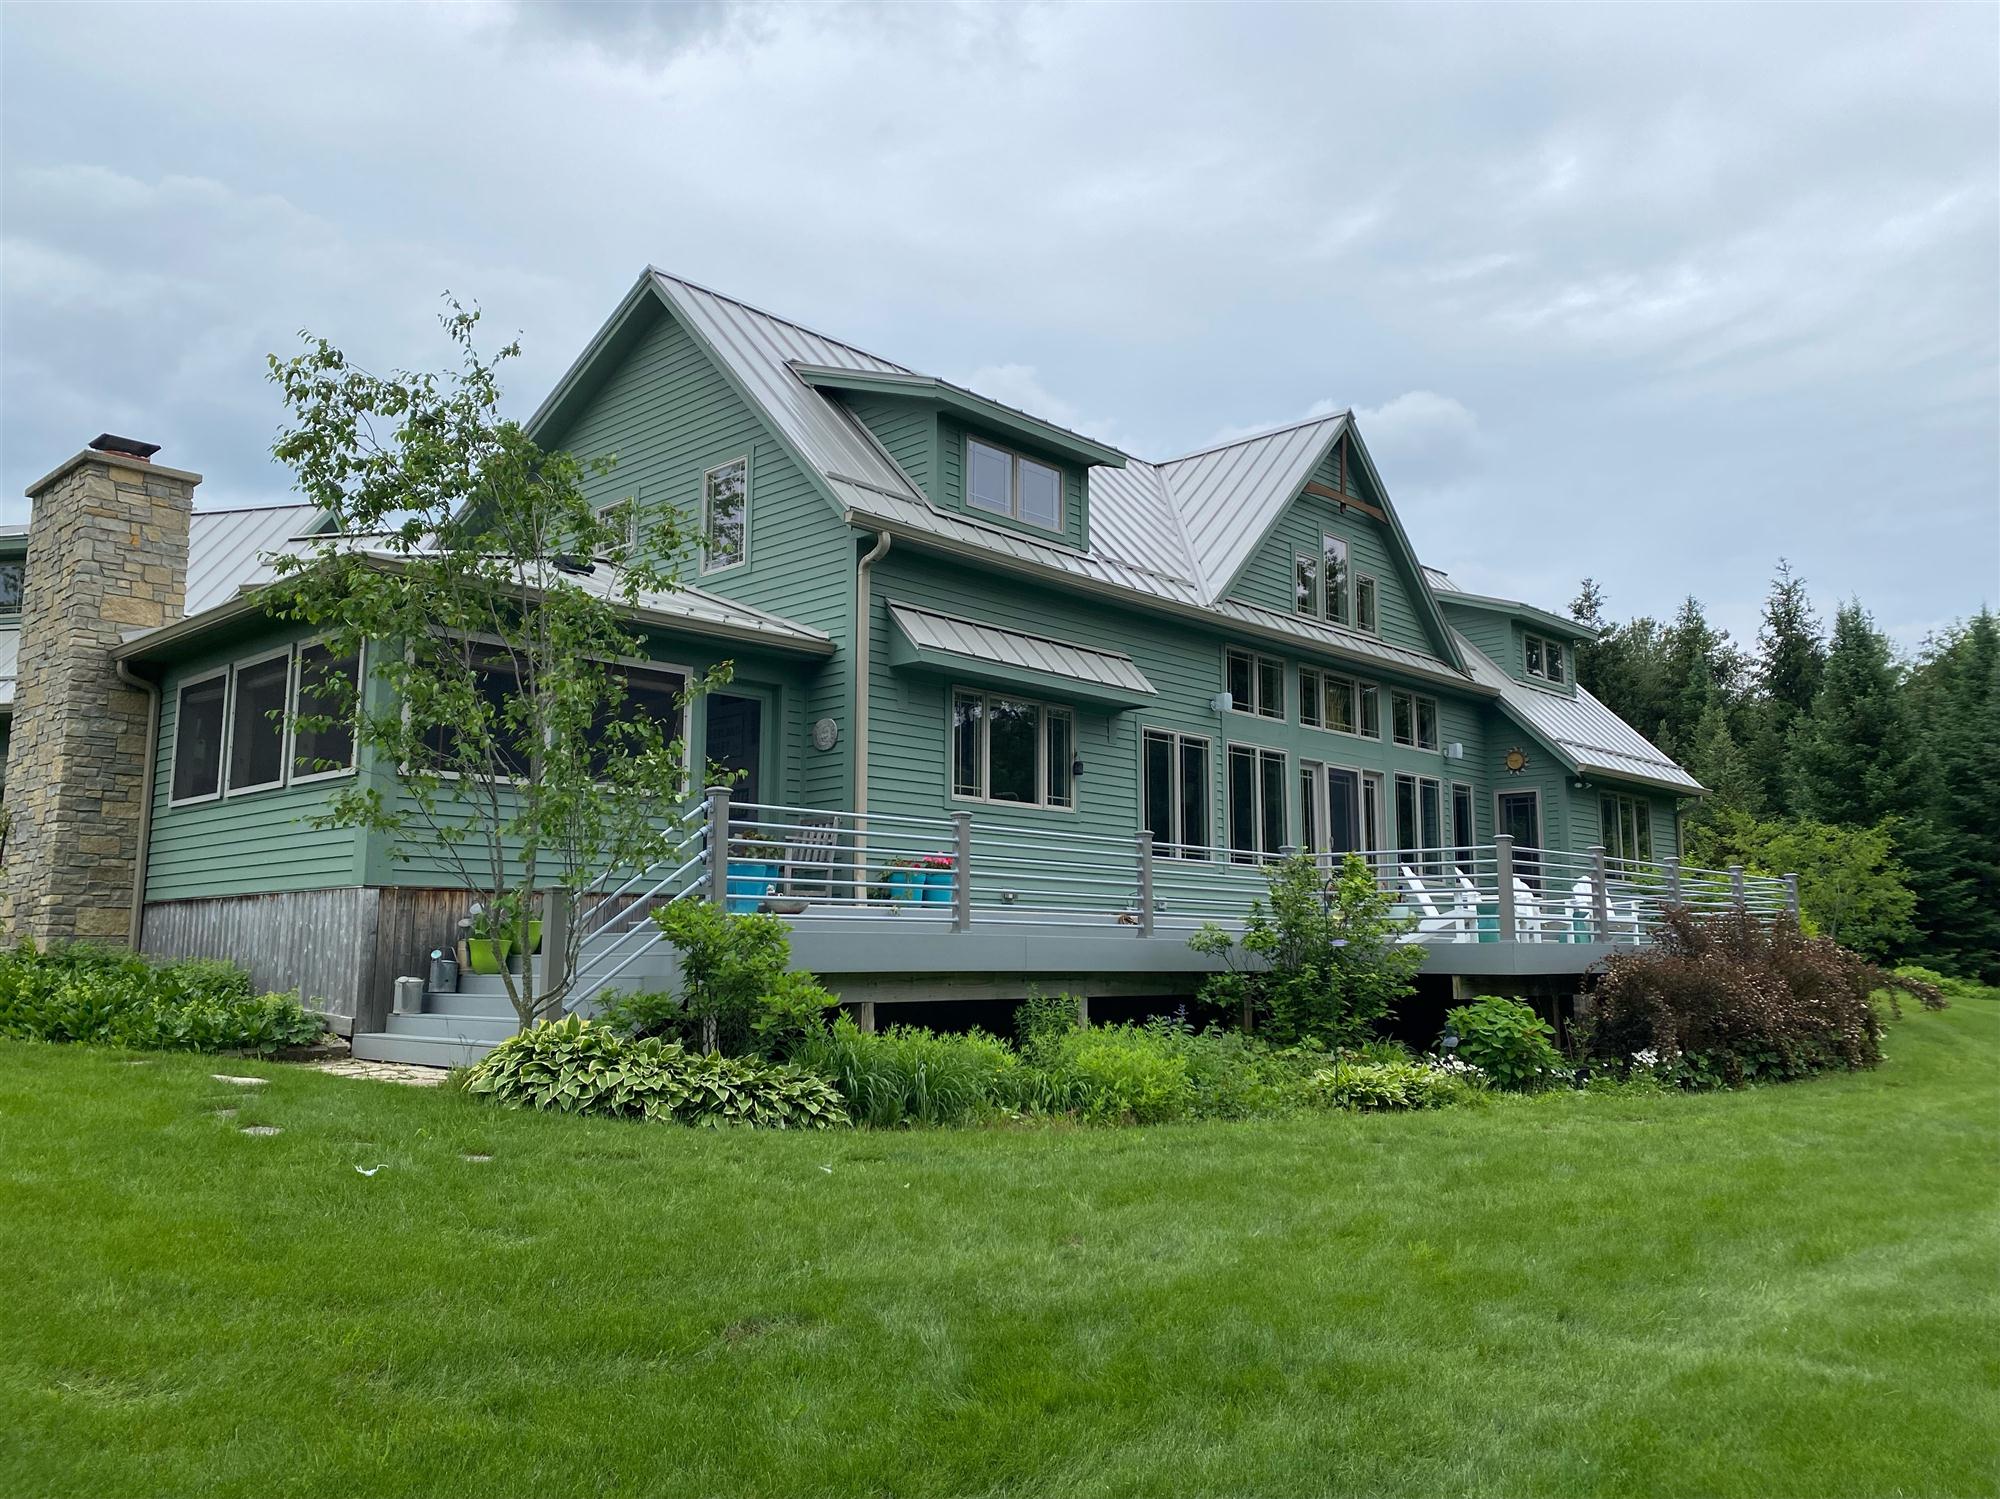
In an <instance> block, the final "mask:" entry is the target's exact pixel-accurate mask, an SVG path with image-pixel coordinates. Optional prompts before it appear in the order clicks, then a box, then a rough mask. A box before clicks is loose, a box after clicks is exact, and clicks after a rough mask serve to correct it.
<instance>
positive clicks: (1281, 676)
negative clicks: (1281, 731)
mask: <svg viewBox="0 0 2000 1499" xmlns="http://www.w3.org/2000/svg"><path fill="white" fill-rule="evenodd" d="M1231 656H1242V657H1244V658H1246V659H1247V660H1248V661H1249V662H1250V706H1249V707H1247V708H1239V707H1237V706H1236V694H1235V693H1233V692H1231V691H1230V690H1229V658H1230V657H1231ZM1266 666H1274V667H1276V668H1277V675H1278V690H1279V691H1280V692H1283V691H1284V689H1285V661H1284V658H1283V657H1282V656H1266V655H1263V654H1262V653H1260V652H1258V651H1253V650H1250V649H1249V648H1247V647H1245V646H1240V645H1231V646H1225V647H1223V651H1222V690H1223V692H1224V693H1225V694H1226V695H1227V696H1228V698H1229V711H1230V712H1231V713H1240V714H1242V715H1243V716H1244V717H1246V718H1262V719H1266V720H1269V721H1271V722H1274V723H1284V722H1285V721H1286V719H1287V714H1286V711H1285V705H1284V704H1283V703H1280V704H1279V705H1278V711H1277V712H1275V713H1269V712H1266V711H1265V707H1264V671H1263V669H1264V668H1265V667H1266Z"/></svg>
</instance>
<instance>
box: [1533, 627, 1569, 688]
mask: <svg viewBox="0 0 2000 1499" xmlns="http://www.w3.org/2000/svg"><path fill="white" fill-rule="evenodd" d="M1527 647H1528V675H1529V676H1531V677H1540V678H1541V679H1542V680H1543V681H1544V682H1553V683H1554V684H1555V685H1556V686H1558V687H1561V686H1563V685H1564V684H1565V683H1567V682H1568V681H1569V661H1568V653H1567V652H1566V651H1565V650H1564V649H1563V643H1562V642H1561V641H1560V640H1551V639H1549V637H1548V636H1546V635H1530V636H1528V637H1527Z"/></svg>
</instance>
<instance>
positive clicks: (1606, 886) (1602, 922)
mask: <svg viewBox="0 0 2000 1499" xmlns="http://www.w3.org/2000/svg"><path fill="white" fill-rule="evenodd" d="M1590 914H1591V918H1592V920H1593V921H1595V923H1596V926H1597V940H1598V941H1599V942H1607V943H1608V942H1609V941H1610V940H1611V885H1610V881H1609V879H1608V878H1607V875H1606V871H1605V866H1604V845H1603V844H1601V843H1593V844H1591V845H1590Z"/></svg>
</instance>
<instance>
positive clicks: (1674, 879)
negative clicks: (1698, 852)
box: [1666, 854, 1681, 906]
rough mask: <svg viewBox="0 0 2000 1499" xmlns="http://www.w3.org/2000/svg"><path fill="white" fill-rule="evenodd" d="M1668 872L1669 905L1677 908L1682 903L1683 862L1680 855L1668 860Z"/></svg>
mask: <svg viewBox="0 0 2000 1499" xmlns="http://www.w3.org/2000/svg"><path fill="white" fill-rule="evenodd" d="M1666 870H1667V904H1668V905H1670V906H1677V905H1679V904H1680V903H1681V861H1680V856H1679V855H1678V854H1676V855H1673V856H1671V857H1669V858H1668V859H1667V861H1666Z"/></svg>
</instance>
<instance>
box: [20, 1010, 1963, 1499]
mask: <svg viewBox="0 0 2000 1499" xmlns="http://www.w3.org/2000/svg"><path fill="white" fill-rule="evenodd" d="M1886 1045H1887V1051H1888V1058H1889V1059H1888V1061H1887V1062H1886V1064H1885V1065H1884V1066H1883V1067H1882V1069H1881V1070H1880V1071H1879V1072H1876V1073H1873V1074H1867V1075H1857V1076H1844V1077H1839V1078H1832V1079H1826V1080H1822V1081H1818V1082H1810V1083H1800V1084H1793V1085H1791V1086H1786V1087H1774V1088H1767V1089H1762V1090H1758V1091H1752V1092H1745V1093H1739V1094H1733V1095H1709V1096H1702V1097H1689V1096H1673V1097H1660V1098H1655V1099H1647V1098H1627V1097H1602V1096H1598V1097H1593V1096H1578V1095H1564V1096H1561V1097H1556V1098H1550V1099H1546V1100H1541V1101H1535V1102H1524V1103H1523V1102H1515V1103H1504V1104H1500V1105H1497V1106H1494V1107H1491V1108H1487V1109H1482V1110H1459V1111H1453V1112H1447V1113H1442V1114H1436V1115H1427V1116H1402V1117H1386V1116H1361V1117H1357V1116H1338V1115H1336V1116H1324V1117H1313V1118H1307V1119H1299V1120H1296V1121H1288V1122H1284V1123H1277V1124H1271V1123H1264V1124H1246V1125H1191V1126H1177V1127H1173V1128H1161V1129H1146V1130H1085V1129H1020V1130H981V1131H963V1132H933V1133H918V1134H868V1133H841V1134H835V1135H818V1136H809V1135H751V1134H743V1133H738V1134H723V1135H716V1134H704V1133H698V1132H693V1131H688V1130H682V1129H677V1128H674V1127H670V1126H645V1125H621V1124H611V1123H595V1122H587V1121H578V1120H565V1119H558V1118H548V1117H538V1116H522V1115H514V1114H506V1113H502V1112H499V1111H496V1110H494V1109H491V1108H489V1107H485V1106H482V1105H480V1104H477V1103H474V1102H472V1101H470V1100H467V1099H464V1098H461V1097H456V1096H450V1095H444V1094H441V1093H439V1092H436V1091H433V1090H421V1091H420V1090H416V1089H409V1088H403V1087H397V1086H393V1085H389V1084H382V1083H366V1082H357V1081H353V1080H346V1079H336V1078H330V1077H327V1076H324V1075H322V1074H317V1073H312V1072H308V1071H304V1070H301V1069H297V1068H288V1067H284V1066H279V1065H266V1064H257V1063H241V1062H232V1063H228V1064H226V1065H222V1066H218V1065H216V1064H214V1063H211V1062H205V1061H202V1060H199V1059H194V1058H179V1057H160V1058H156V1059H153V1060H151V1061H148V1062H146V1063H144V1064H143V1065H136V1066H135V1065H126V1063H125V1061H124V1059H122V1058H121V1057H119V1056H117V1055H115V1054H108V1053H102V1052H94V1051H90V1050H86V1049H78V1048H68V1049H65V1048H51V1047H33V1046H26V1045H7V1046H4V1047H0V1194H4V1195H0V1251H4V1254H5V1263H6V1264H7V1266H8V1281H9V1283H8V1285H7V1288H6V1295H5V1297H4V1301H0V1430H4V1431H5V1432H6V1438H5V1440H4V1441H0V1493H4V1494H7V1495H17V1494H30V1493H33V1494H93V1495H101V1494H120V1495H126V1494H154V1493H197V1492H199V1493H203V1494H218V1495H227V1494H241V1495H258V1496H263V1495H279V1494H371V1495H373V1494H404V1493H438V1492H450V1493H457V1494H478V1495H514V1494H521V1495H530V1494H532V1495H563V1494H593V1495H595V1494H617V1493H627V1492H633V1493H638V1492H647V1493H676V1494H700V1493H731V1494H753V1493H754V1494H807V1493H836V1494H855V1493H867V1494H971V1493H982V1494H983V1493H1009V1494H1011V1493H1022V1494H1033V1495H1038V1496H1039V1495H1054V1494H1069V1493H1090V1494H1123V1493H1252V1494H1260V1495H1262V1494H1292V1493H1298V1494H1308V1493H1309V1494H1346V1493H1366V1494H1417V1495H1429V1494H1457V1493H1476V1494H1502V1495H1515V1494H1561V1495H1581V1494H1625V1493H1645V1494H1779V1495H1839V1494H1855V1495H1882V1494H1949V1495H1968V1494H1983V1493H1992V1492H1994V1491H1995V1488H1996V1477H1995V1475H1996V1471H2000V1466H1997V1465H2000V1413H1996V1390H2000V1315H1996V1313H1997V1312H2000V1307H1996V1300H1997V1299H2000V1298H1996V1287H2000V1235H1997V1234H1996V1221H1995V1214H1994V1208H1995V1201H1996V1183H2000V1169H1996V1161H2000V1095H1996V1077H2000V1006H1996V1005H1995V1004H1993V1003H1990V1002H1972V1003H1962V1004H1960V1005H1959V1006H1957V1007H1956V1008H1954V1009H1952V1010H1950V1011H1947V1012H1945V1013H1942V1014H1917V1013H1913V1014H1912V1015H1911V1016H1910V1017H1909V1018H1908V1019H1906V1020H1904V1021H1903V1022H1902V1023H1900V1024H1899V1025H1897V1026H1895V1027H1894V1028H1893V1029H1892V1030H1891V1032H1890V1034H1889V1037H1888V1040H1887V1043H1886ZM214 1071H228V1072H239V1073H254V1074H257V1075H260V1076H264V1077H268V1078H269V1079H270V1082H269V1084H268V1085H267V1086H265V1087H263V1088H260V1089H254V1090H249V1089H238V1088H233V1087H230V1086H227V1085H225V1084H222V1083H218V1082H215V1081H213V1080H212V1079H211V1078H210V1075H209V1074H210V1073H211V1072H214ZM231 1107H234V1108H237V1109H240V1111H241V1112H240V1113H239V1114H238V1115H237V1116H236V1117H234V1118H223V1117H218V1115H217V1113H216V1111H217V1110H218V1109H223V1108H231ZM246 1124H270V1125H276V1126H279V1127H280V1128H281V1129H282V1133H280V1134H277V1135H274V1136H265V1137H253V1136H247V1135H244V1134H242V1133H241V1132H240V1130H239V1126H242V1125H246ZM470 1155H489V1156H491V1157H492V1159H491V1160H490V1161H487V1162H478V1161H471V1160H468V1159H466V1158H467V1156H470ZM378 1164H379V1165H380V1167H381V1169H380V1170H379V1171H377V1172H376V1173H375V1174H374V1175H373V1176H364V1175H361V1174H360V1173H359V1172H357V1171H356V1170H355V1167H356V1166H364V1167H373V1166H377V1165H378Z"/></svg>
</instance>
